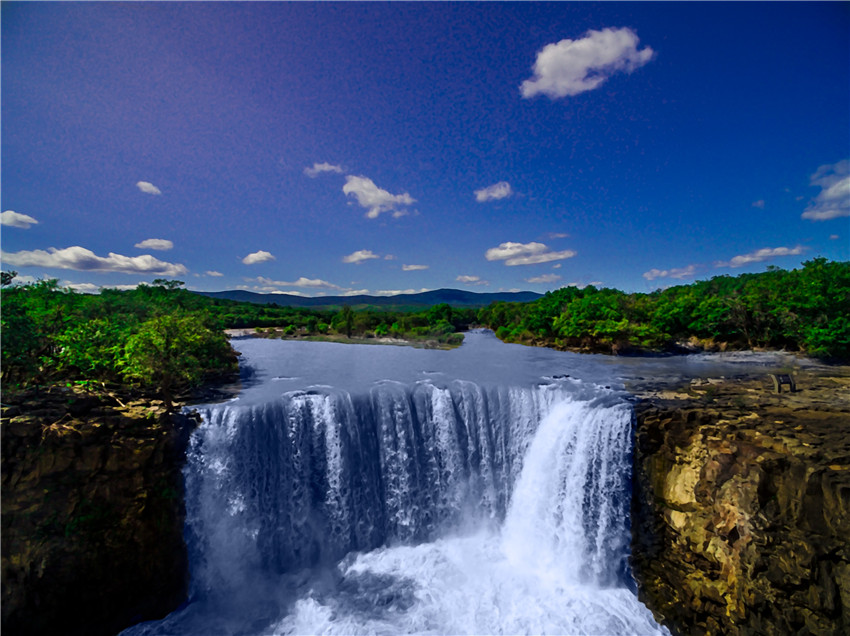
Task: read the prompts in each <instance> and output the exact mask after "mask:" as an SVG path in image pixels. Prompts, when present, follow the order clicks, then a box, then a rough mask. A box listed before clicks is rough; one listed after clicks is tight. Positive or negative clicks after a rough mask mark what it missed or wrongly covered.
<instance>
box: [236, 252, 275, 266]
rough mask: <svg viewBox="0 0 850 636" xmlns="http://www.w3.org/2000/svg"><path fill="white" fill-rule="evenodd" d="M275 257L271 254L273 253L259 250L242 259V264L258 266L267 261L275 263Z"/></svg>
mask: <svg viewBox="0 0 850 636" xmlns="http://www.w3.org/2000/svg"><path fill="white" fill-rule="evenodd" d="M273 260H275V257H274V256H273V255H272V254H271V252H266V251H265V250H258V251H256V252H253V253H251V254H248V256H246V257H245V258H243V259H242V262H243V263H245V264H246V265H256V264H257V263H265V262H266V261H273Z"/></svg>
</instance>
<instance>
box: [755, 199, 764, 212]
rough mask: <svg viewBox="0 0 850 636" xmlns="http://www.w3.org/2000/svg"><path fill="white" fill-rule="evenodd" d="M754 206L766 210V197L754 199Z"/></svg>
mask: <svg viewBox="0 0 850 636" xmlns="http://www.w3.org/2000/svg"><path fill="white" fill-rule="evenodd" d="M753 207H754V208H758V209H759V210H764V199H759V200H758V201H753Z"/></svg>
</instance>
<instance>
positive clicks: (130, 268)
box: [2, 245, 189, 276]
mask: <svg viewBox="0 0 850 636" xmlns="http://www.w3.org/2000/svg"><path fill="white" fill-rule="evenodd" d="M2 259H3V261H5V262H6V263H8V264H9V265H14V266H16V267H54V268H57V269H74V270H79V271H98V272H120V273H123V274H159V275H162V276H182V275H184V274H187V273H188V271H189V270H187V269H186V267H185V266H183V265H180V264H175V263H167V262H165V261H161V260H159V259H156V258H154V257H153V256H151V255H150V254H142V255H141V256H122V255H121V254H115V253H114V252H110V253H109V255H108V256H106V257H103V256H97V255H96V254H95V253H94V252H92V251H91V250H87V249H86V248H84V247H80V246H79V245H75V246H73V247H66V248H64V249H61V250H60V249H56V248H55V247H51V248H49V249H48V250H47V251H45V250H32V251H22V252H15V253H6V252H3V254H2Z"/></svg>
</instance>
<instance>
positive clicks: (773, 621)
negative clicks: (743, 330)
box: [632, 367, 850, 634]
mask: <svg viewBox="0 0 850 636" xmlns="http://www.w3.org/2000/svg"><path fill="white" fill-rule="evenodd" d="M793 377H794V378H795V380H796V383H797V391H796V392H794V393H791V392H787V389H786V390H785V391H784V392H783V393H781V394H777V393H775V392H774V385H773V381H772V379H771V378H770V377H769V376H768V375H767V374H766V373H765V374H760V375H750V376H739V377H736V378H705V379H701V380H695V381H693V382H691V383H690V384H686V385H684V386H680V387H669V386H668V387H647V386H644V387H641V388H640V391H639V392H638V400H637V403H636V405H635V411H636V417H637V427H636V438H635V455H634V473H633V483H634V494H633V499H632V535H633V537H632V566H633V571H634V574H635V578H636V579H637V581H638V589H639V596H640V598H641V600H642V601H643V602H644V603H646V605H647V606H648V607H649V608H650V609H651V610H652V611H653V612H654V613H655V615H656V617H657V618H658V619H659V620H660V621H661V622H663V623H664V624H665V625H667V626H668V627H669V628H670V629H671V631H673V632H674V633H677V634H709V633H710V634H848V633H850V368H848V367H832V368H828V367H827V368H819V369H808V370H801V371H797V372H796V373H795V374H794V376H793Z"/></svg>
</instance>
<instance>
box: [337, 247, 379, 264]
mask: <svg viewBox="0 0 850 636" xmlns="http://www.w3.org/2000/svg"><path fill="white" fill-rule="evenodd" d="M373 258H381V257H380V256H378V255H377V254H375V253H374V252H373V251H372V250H357V251H356V252H353V253H351V254H349V255H348V256H343V257H342V262H343V263H354V264H355V265H359V264H360V263H362V262H363V261H368V260H370V259H373Z"/></svg>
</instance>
